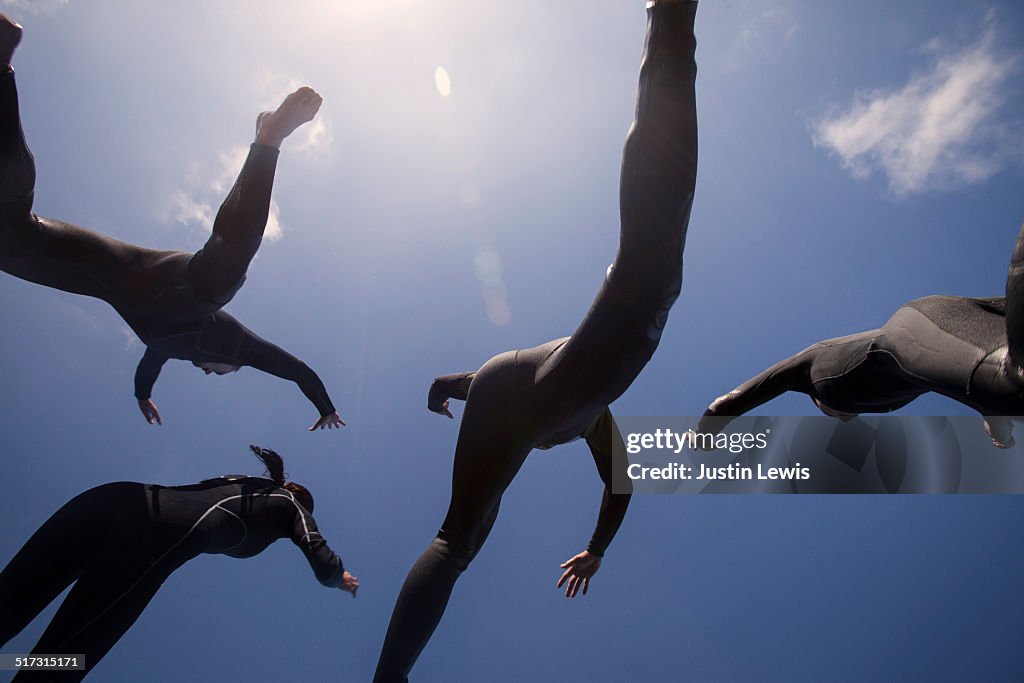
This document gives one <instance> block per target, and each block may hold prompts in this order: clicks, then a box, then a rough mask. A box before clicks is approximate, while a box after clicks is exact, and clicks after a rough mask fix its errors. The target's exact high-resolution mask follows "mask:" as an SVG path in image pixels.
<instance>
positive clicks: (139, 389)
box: [135, 347, 167, 425]
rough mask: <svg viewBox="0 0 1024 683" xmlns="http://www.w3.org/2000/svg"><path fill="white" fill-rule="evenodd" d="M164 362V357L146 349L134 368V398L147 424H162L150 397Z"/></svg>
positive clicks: (165, 359) (165, 360)
mask: <svg viewBox="0 0 1024 683" xmlns="http://www.w3.org/2000/svg"><path fill="white" fill-rule="evenodd" d="M166 362H167V358H166V357H165V356H161V355H160V354H159V353H156V352H155V351H153V350H152V349H150V348H148V347H147V348H146V353H144V354H142V360H140V361H139V366H138V367H137V368H135V398H136V399H137V400H138V402H139V410H141V411H142V415H143V417H145V418H146V422H148V423H149V424H153V422H154V421H155V422H156V423H157V424H159V425H162V424H163V420H162V419H161V418H160V412H159V411H158V410H157V409H156V404H155V403H153V400H152V398H151V396H152V394H153V385H154V384H156V379H157V377H159V376H160V369H161V368H163V366H164V363H166Z"/></svg>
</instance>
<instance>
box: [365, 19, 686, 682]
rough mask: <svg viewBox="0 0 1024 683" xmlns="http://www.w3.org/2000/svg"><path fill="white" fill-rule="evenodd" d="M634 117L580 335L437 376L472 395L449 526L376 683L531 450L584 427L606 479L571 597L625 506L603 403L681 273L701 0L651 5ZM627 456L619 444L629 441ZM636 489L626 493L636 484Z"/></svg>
mask: <svg viewBox="0 0 1024 683" xmlns="http://www.w3.org/2000/svg"><path fill="white" fill-rule="evenodd" d="M648 7H649V9H648V17H649V24H648V32H647V43H646V50H645V54H644V58H643V64H642V66H641V70H640V85H639V94H638V100H637V108H636V117H635V120H634V123H633V126H632V128H631V130H630V132H629V135H628V136H627V139H626V145H625V151H624V153H623V160H622V176H621V185H620V212H621V233H620V244H619V250H618V253H617V255H616V257H615V262H614V263H613V265H612V267H611V268H610V269H609V271H608V274H607V276H606V278H605V281H604V283H603V285H602V287H601V290H600V292H599V293H598V295H597V298H596V299H595V300H594V302H593V304H592V305H591V308H590V310H589V312H588V313H587V315H586V316H585V317H584V319H583V322H582V323H581V324H580V326H579V327H578V328H577V330H576V332H575V333H574V334H573V336H572V337H568V338H564V339H556V340H554V341H551V342H548V343H547V344H544V345H542V346H538V347H535V348H532V349H523V350H518V351H509V352H507V353H503V354H500V355H498V356H495V357H493V358H491V359H490V360H489V361H487V362H486V363H485V364H484V365H483V367H481V368H480V369H479V370H477V371H476V372H475V373H462V374H460V375H453V376H448V377H442V378H439V379H438V380H436V381H435V382H434V384H433V386H432V387H431V391H430V394H429V397H428V407H429V408H430V409H431V410H433V411H435V412H441V413H443V414H448V415H449V416H450V413H449V412H448V404H447V400H448V399H450V398H457V399H465V401H466V407H465V414H464V415H463V418H462V425H461V429H460V430H459V437H458V442H457V445H456V448H455V463H454V474H453V481H452V498H451V504H450V506H449V508H448V514H447V516H446V517H445V519H444V522H443V524H442V526H441V529H440V531H439V532H438V534H437V537H436V538H435V539H434V540H433V542H432V543H431V544H430V545H429V546H428V547H427V549H426V551H425V552H424V553H423V555H422V556H421V557H420V558H419V560H417V561H416V563H415V565H413V567H412V569H411V571H410V572H409V575H408V578H407V579H406V581H405V584H404V585H403V587H402V590H401V593H400V594H399V596H398V600H397V602H396V604H395V608H394V612H393V614H392V616H391V622H390V624H389V626H388V631H387V635H386V637H385V640H384V644H383V648H382V651H381V655H380V659H379V661H378V665H377V672H376V675H375V678H374V680H375V681H404V680H407V678H408V675H409V672H410V670H411V669H412V667H413V664H414V663H415V661H416V659H417V657H418V656H419V654H420V652H421V651H422V649H423V648H424V646H425V645H426V643H427V641H428V640H429V638H430V636H431V634H432V633H433V631H434V629H435V628H436V627H437V625H438V623H439V622H440V620H441V617H442V615H443V613H444V609H445V606H446V604H447V602H448V599H449V596H450V594H451V591H452V589H453V587H454V585H455V582H456V580H457V579H458V577H459V576H460V574H461V573H462V572H463V571H464V570H465V569H466V568H467V567H468V565H469V563H470V562H471V561H472V560H473V558H474V556H475V555H476V553H477V552H478V551H479V550H480V547H481V546H482V545H483V543H484V541H485V540H486V538H487V535H488V533H489V532H490V530H491V527H492V525H493V524H494V520H495V518H496V517H497V514H498V505H499V503H500V501H501V496H502V494H503V493H504V491H505V489H506V488H507V487H508V485H509V484H510V482H511V481H512V479H513V478H514V477H515V475H516V473H517V472H518V471H519V468H520V467H521V466H522V464H523V461H524V460H525V459H526V456H527V455H529V453H530V451H531V450H532V449H534V448H543V447H549V446H553V445H556V444H562V443H565V442H567V441H571V440H573V439H575V438H577V437H580V436H581V435H582V436H585V437H586V439H587V442H588V444H589V445H590V447H591V451H592V453H593V455H594V459H595V462H596V464H597V465H598V472H599V473H600V475H601V478H602V480H603V481H604V482H605V490H604V496H603V499H602V504H601V510H600V513H599V516H598V522H597V528H596V530H595V532H594V536H593V538H592V540H591V542H590V545H589V546H588V548H587V549H586V550H584V551H583V552H581V553H579V554H577V555H575V556H574V557H572V558H571V559H569V560H568V561H567V562H565V563H564V564H563V565H562V568H563V569H564V572H563V573H562V575H561V578H560V579H559V581H558V584H557V585H558V586H559V587H561V586H562V585H563V584H565V585H566V586H567V588H566V595H567V596H569V597H572V596H575V595H576V594H577V592H578V591H579V590H580V589H581V588H582V589H583V590H584V591H585V590H586V589H587V587H588V586H589V583H590V580H591V579H592V577H593V576H594V574H595V573H596V572H597V571H598V569H599V568H600V566H601V558H602V555H603V554H604V552H605V550H606V548H607V547H608V544H609V543H610V542H611V540H612V538H613V537H614V535H615V533H616V531H617V530H618V528H619V524H620V522H621V521H622V518H623V515H624V514H625V512H626V506H627V504H628V502H629V495H628V494H627V493H625V492H624V490H623V489H618V488H617V489H616V490H619V491H623V492H622V493H619V494H615V493H613V492H612V477H613V475H616V474H617V472H618V470H622V472H623V475H622V479H625V480H626V481H628V479H627V478H626V477H625V475H624V471H625V467H626V463H625V462H613V461H612V457H611V453H612V446H613V443H614V441H615V440H621V436H620V435H619V434H618V431H617V430H616V428H615V425H614V423H613V420H612V417H611V413H610V412H609V409H608V406H609V404H611V403H612V402H613V401H614V400H615V399H617V398H618V397H619V396H621V395H622V393H623V392H625V390H626V389H627V388H628V387H629V386H630V384H631V383H632V382H633V380H634V379H635V378H636V376H637V375H638V374H639V373H640V371H641V370H642V369H643V368H644V366H645V365H646V364H647V362H648V361H649V360H650V359H651V356H652V355H653V353H654V351H655V349H656V348H657V346H658V342H659V339H660V337H661V333H662V329H663V328H664V326H665V323H666V320H667V316H668V312H669V308H670V307H671V306H672V303H673V302H674V301H675V299H676V297H677V296H678V295H679V291H680V287H681V283H682V255H683V246H684V243H685V238H686V229H687V225H688V222H689V215H690V209H691V206H692V203H693V193H694V187H695V184H696V172H697V117H696V102H695V93H694V80H695V78H696V64H695V62H694V50H695V41H694V37H693V20H694V15H695V13H696V3H694V2H688V1H684V2H678V1H670V2H662V1H661V0H655V1H654V2H651V3H648ZM623 452H624V449H623ZM627 490H628V489H627Z"/></svg>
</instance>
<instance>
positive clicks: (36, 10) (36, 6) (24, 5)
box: [0, 0, 68, 14]
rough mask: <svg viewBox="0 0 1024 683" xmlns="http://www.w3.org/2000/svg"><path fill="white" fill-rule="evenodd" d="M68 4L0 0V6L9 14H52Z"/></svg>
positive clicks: (60, 0) (52, 0)
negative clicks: (9, 12)
mask: <svg viewBox="0 0 1024 683" xmlns="http://www.w3.org/2000/svg"><path fill="white" fill-rule="evenodd" d="M67 4H68V0H0V5H2V6H3V8H4V9H5V10H9V11H11V12H29V13H31V14H42V13H44V12H53V11H55V10H58V9H60V8H61V7H64V6H65V5H67Z"/></svg>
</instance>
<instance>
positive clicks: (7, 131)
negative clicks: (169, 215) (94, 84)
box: [0, 14, 138, 301]
mask: <svg viewBox="0 0 1024 683" xmlns="http://www.w3.org/2000/svg"><path fill="white" fill-rule="evenodd" d="M20 37H21V29H20V27H17V25H16V24H14V23H13V22H11V21H10V20H9V19H8V18H7V17H6V16H4V15H2V14H0V61H3V57H4V55H7V56H8V59H9V57H10V55H11V53H12V52H13V50H14V48H15V47H16V46H17V42H18V40H20ZM35 180H36V168H35V162H34V160H33V157H32V153H31V152H30V151H29V148H28V145H27V143H26V142H25V136H24V133H23V132H22V127H21V117H20V115H19V112H18V90H17V86H16V84H15V79H14V71H13V70H12V69H11V68H10V65H9V64H7V65H6V66H5V67H2V70H0V270H3V271H6V272H7V273H9V274H11V275H14V276H15V277H18V278H21V279H23V280H28V281H29V282H35V283H37V284H41V285H44V286H46V287H53V288H55V289H61V290H63V291H66V292H71V293H72V294H82V295H85V296H94V297H97V298H101V299H104V300H108V301H109V300H111V298H112V296H113V295H114V292H112V291H111V288H110V287H109V285H108V284H104V282H105V281H109V279H110V278H108V277H106V276H107V274H109V273H114V272H116V271H118V270H119V269H123V268H124V267H125V266H126V264H128V263H129V262H130V261H131V259H132V256H133V255H134V254H135V253H136V252H137V251H138V249H137V247H133V246H131V245H128V244H124V243H123V242H119V241H117V240H114V239H111V238H109V237H105V236H103V235H99V234H97V233H94V232H92V231H89V230H85V229H83V228H79V227H77V226H74V225H71V224H69V223H64V222H62V221H55V220H50V219H47V218H42V217H40V216H36V215H35V214H33V213H32V203H33V191H34V188H35Z"/></svg>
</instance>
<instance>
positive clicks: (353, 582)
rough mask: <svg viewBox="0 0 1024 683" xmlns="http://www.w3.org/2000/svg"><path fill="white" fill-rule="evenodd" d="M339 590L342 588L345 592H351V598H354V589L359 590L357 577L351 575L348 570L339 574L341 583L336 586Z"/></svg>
mask: <svg viewBox="0 0 1024 683" xmlns="http://www.w3.org/2000/svg"><path fill="white" fill-rule="evenodd" d="M338 589H339V590H343V591H345V592H346V593H351V594H352V599H353V600H355V598H356V591H357V590H359V579H357V578H356V577H354V576H352V575H351V574H349V573H348V572H345V573H344V574H342V575H341V585H340V586H338Z"/></svg>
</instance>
